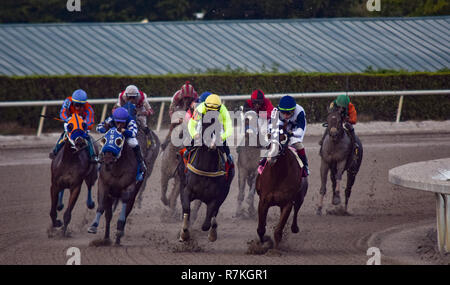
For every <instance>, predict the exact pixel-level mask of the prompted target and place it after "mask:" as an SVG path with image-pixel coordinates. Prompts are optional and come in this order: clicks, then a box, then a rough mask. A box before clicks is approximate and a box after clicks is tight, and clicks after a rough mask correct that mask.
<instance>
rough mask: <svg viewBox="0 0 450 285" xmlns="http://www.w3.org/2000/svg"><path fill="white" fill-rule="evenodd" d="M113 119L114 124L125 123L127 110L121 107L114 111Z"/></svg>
mask: <svg viewBox="0 0 450 285" xmlns="http://www.w3.org/2000/svg"><path fill="white" fill-rule="evenodd" d="M113 118H114V121H116V122H120V123H125V122H126V121H127V119H128V111H127V109H125V108H123V107H119V108H117V109H115V110H114V112H113Z"/></svg>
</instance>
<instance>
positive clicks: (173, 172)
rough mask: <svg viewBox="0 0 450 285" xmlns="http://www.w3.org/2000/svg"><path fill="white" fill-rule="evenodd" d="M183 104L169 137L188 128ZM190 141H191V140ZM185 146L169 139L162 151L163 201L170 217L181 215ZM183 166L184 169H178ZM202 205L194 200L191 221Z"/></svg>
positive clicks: (173, 116) (175, 115) (178, 217)
mask: <svg viewBox="0 0 450 285" xmlns="http://www.w3.org/2000/svg"><path fill="white" fill-rule="evenodd" d="M183 108H184V107H183V106H180V107H176V109H175V111H174V113H173V115H172V118H171V125H170V129H169V134H168V137H169V138H170V137H171V135H172V132H173V131H174V130H175V132H178V131H180V130H179V128H180V127H181V128H187V126H186V125H185V123H183V118H184V114H185V112H184V111H183ZM189 142H190V141H189ZM182 148H184V146H183V145H182V146H175V145H174V144H173V142H172V140H171V139H168V140H167V142H166V144H165V147H164V149H163V151H162V153H161V202H162V203H163V204H164V205H165V206H168V207H169V213H168V215H165V214H166V213H164V215H165V216H167V217H169V218H170V219H174V220H179V219H180V218H181V216H178V215H177V212H176V206H177V201H178V196H179V195H180V187H181V184H180V183H181V180H183V179H184V165H182V163H183V162H182V158H181V155H180V150H181V149H182ZM180 168H182V170H183V171H177V169H178V170H179V169H180ZM171 179H173V181H174V187H173V188H172V191H171V192H170V196H169V198H167V190H168V186H169V181H170V180H171ZM200 206H201V201H199V200H197V201H195V202H194V206H193V209H192V212H191V213H192V215H191V222H192V223H193V222H195V220H196V218H197V213H198V210H199V208H200Z"/></svg>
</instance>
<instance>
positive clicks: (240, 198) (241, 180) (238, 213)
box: [234, 170, 247, 217]
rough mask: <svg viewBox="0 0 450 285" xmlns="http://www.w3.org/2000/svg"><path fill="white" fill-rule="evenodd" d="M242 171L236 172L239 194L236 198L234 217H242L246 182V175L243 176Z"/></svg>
mask: <svg viewBox="0 0 450 285" xmlns="http://www.w3.org/2000/svg"><path fill="white" fill-rule="evenodd" d="M242 172H243V170H239V172H238V185H239V194H238V196H237V207H236V213H235V215H234V216H235V217H240V216H242V211H243V210H242V201H244V196H245V195H244V192H245V180H246V178H247V177H246V175H244V174H243V173H242Z"/></svg>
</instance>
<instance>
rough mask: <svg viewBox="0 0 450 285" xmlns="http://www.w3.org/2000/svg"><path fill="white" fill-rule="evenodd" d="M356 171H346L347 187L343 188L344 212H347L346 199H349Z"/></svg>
mask: <svg viewBox="0 0 450 285" xmlns="http://www.w3.org/2000/svg"><path fill="white" fill-rule="evenodd" d="M355 178H356V173H353V172H349V171H347V187H346V188H345V212H346V213H347V209H348V200H349V199H350V195H351V194H352V187H353V184H354V183H355Z"/></svg>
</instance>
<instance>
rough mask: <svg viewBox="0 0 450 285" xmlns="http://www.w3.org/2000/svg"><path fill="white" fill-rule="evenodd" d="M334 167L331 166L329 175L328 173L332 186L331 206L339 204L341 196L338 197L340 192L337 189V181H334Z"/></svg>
mask: <svg viewBox="0 0 450 285" xmlns="http://www.w3.org/2000/svg"><path fill="white" fill-rule="evenodd" d="M336 171H337V169H336V167H335V166H333V167H331V173H330V179H331V184H332V186H333V198H332V202H331V203H332V204H333V205H335V206H336V205H339V204H340V203H341V195H340V191H339V187H337V181H336Z"/></svg>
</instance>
